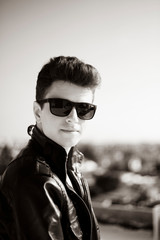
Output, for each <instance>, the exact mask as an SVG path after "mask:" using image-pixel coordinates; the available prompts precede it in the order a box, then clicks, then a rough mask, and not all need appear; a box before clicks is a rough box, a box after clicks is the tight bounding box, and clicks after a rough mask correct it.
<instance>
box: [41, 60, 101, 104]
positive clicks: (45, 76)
mask: <svg viewBox="0 0 160 240" xmlns="http://www.w3.org/2000/svg"><path fill="white" fill-rule="evenodd" d="M57 80H63V81H67V82H71V83H74V84H76V85H78V86H82V87H87V88H91V89H93V90H94V89H95V88H96V87H97V86H98V85H99V84H100V80H101V78H100V75H99V73H98V71H97V69H96V68H95V67H93V66H91V65H89V64H86V63H84V62H82V61H81V60H79V59H78V58H76V57H64V56H59V57H55V58H51V59H50V61H49V62H48V63H47V64H45V65H44V66H43V67H42V69H41V71H40V72H39V74H38V79H37V85H36V100H40V99H43V97H44V95H45V94H46V91H47V89H48V88H49V87H50V86H51V84H52V83H53V82H55V81H57Z"/></svg>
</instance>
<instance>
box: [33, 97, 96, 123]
mask: <svg viewBox="0 0 160 240" xmlns="http://www.w3.org/2000/svg"><path fill="white" fill-rule="evenodd" d="M37 102H38V103H39V104H43V103H46V102H49V105H50V112H51V113H52V114H53V115H55V116H59V117H66V116H68V115H69V114H70V112H71V111H72V109H73V107H75V109H76V111H77V116H78V117H79V118H80V119H82V120H90V119H92V118H93V117H94V114H95V111H96V108H97V106H96V105H93V104H91V103H85V102H78V103H76V102H71V101H69V100H66V99H62V98H47V99H42V100H38V101H37Z"/></svg>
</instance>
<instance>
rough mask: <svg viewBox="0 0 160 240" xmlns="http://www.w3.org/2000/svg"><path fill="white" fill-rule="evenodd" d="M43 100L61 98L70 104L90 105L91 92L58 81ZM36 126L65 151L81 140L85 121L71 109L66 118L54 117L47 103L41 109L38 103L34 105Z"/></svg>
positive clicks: (87, 89) (91, 99)
mask: <svg viewBox="0 0 160 240" xmlns="http://www.w3.org/2000/svg"><path fill="white" fill-rule="evenodd" d="M45 98H63V99H67V100H70V101H72V102H87V103H92V101H93V92H92V90H91V89H89V88H84V87H81V86H77V85H75V84H72V83H70V82H65V81H62V80H58V81H56V82H53V84H52V85H51V86H50V88H49V89H48V91H47V93H46V95H45V96H44V99H45ZM34 112H35V116H36V120H37V125H38V127H39V128H40V130H41V131H42V132H43V133H44V134H45V135H46V136H47V137H48V138H50V139H51V140H53V141H54V142H56V143H58V144H59V145H61V146H62V147H64V148H65V149H66V150H67V149H68V150H69V149H70V148H71V147H72V146H75V145H76V144H77V143H78V142H79V141H80V138H81V135H82V132H83V129H84V124H85V120H82V119H80V118H79V117H78V116H77V112H76V109H75V108H73V109H72V111H71V112H70V114H69V115H68V116H66V117H59V116H55V115H53V114H52V113H51V112H50V108H49V103H48V102H47V103H44V105H43V107H42V108H41V107H40V106H39V104H38V103H35V105H34Z"/></svg>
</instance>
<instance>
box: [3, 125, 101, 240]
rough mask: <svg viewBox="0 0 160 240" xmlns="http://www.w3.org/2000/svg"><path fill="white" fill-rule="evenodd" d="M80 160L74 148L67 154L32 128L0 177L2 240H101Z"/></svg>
mask: <svg viewBox="0 0 160 240" xmlns="http://www.w3.org/2000/svg"><path fill="white" fill-rule="evenodd" d="M82 159H83V155H82V153H80V152H79V151H78V150H77V149H76V147H73V148H71V150H70V152H69V154H68V156H67V154H66V151H65V150H64V149H63V148H62V147H61V146H60V145H58V144H57V143H55V142H53V141H52V140H50V139H49V138H47V137H46V136H45V135H43V134H42V133H41V131H40V130H39V129H38V128H37V127H36V126H34V128H33V131H32V136H31V139H30V140H29V142H28V144H27V146H26V147H25V148H24V149H23V150H22V151H21V152H20V153H19V154H18V156H17V157H16V158H15V159H14V160H13V161H12V162H11V163H10V164H9V166H8V167H7V169H6V171H5V173H4V174H3V176H2V179H1V185H0V240H2V239H3V240H11V239H12V240H42V239H43V240H98V239H100V237H99V228H98V224H97V220H96V217H95V214H94V212H93V208H92V204H91V199H90V193H89V189H88V184H87V182H86V180H85V179H84V178H83V176H82V174H81V173H80V171H79V166H80V164H81V162H82ZM67 176H68V177H69V179H70V181H71V184H68V182H67V181H66V178H67Z"/></svg>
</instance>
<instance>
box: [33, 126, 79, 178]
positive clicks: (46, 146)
mask: <svg viewBox="0 0 160 240" xmlns="http://www.w3.org/2000/svg"><path fill="white" fill-rule="evenodd" d="M29 128H30V129H31V127H29ZM31 130H32V134H30V135H31V138H32V140H33V141H34V142H36V143H37V145H38V152H39V153H40V154H41V155H42V156H43V157H44V159H45V161H46V162H47V164H48V165H49V166H50V167H51V169H52V171H53V172H55V173H56V174H57V175H58V176H59V177H60V178H61V180H62V181H65V179H66V173H67V170H73V171H78V168H79V165H80V164H81V162H82V159H83V154H82V153H80V152H79V151H78V149H77V148H76V147H72V148H71V150H70V151H69V153H68V155H67V153H66V151H65V149H64V148H63V147H62V146H60V145H59V144H57V143H56V142H54V141H52V140H51V139H49V138H48V137H46V136H45V135H44V134H43V133H42V132H41V131H40V130H39V129H38V127H37V126H36V125H35V126H32V129H31Z"/></svg>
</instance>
